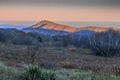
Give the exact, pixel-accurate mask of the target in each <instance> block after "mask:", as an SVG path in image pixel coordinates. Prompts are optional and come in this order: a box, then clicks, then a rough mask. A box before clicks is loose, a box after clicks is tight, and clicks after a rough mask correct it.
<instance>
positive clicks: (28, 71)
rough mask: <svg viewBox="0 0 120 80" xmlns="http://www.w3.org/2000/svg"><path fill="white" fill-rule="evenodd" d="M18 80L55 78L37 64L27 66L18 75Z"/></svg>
mask: <svg viewBox="0 0 120 80" xmlns="http://www.w3.org/2000/svg"><path fill="white" fill-rule="evenodd" d="M19 79H20V80H56V78H55V75H54V74H53V73H50V72H45V71H42V70H41V69H40V68H39V67H37V66H29V67H27V68H25V70H24V72H23V73H22V74H21V75H20V76H19Z"/></svg>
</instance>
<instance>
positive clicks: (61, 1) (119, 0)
mask: <svg viewBox="0 0 120 80" xmlns="http://www.w3.org/2000/svg"><path fill="white" fill-rule="evenodd" d="M0 3H7V4H11V3H13V4H20V3H22V4H39V5H41V4H44V5H84V6H89V5H90V6H120V0H0Z"/></svg>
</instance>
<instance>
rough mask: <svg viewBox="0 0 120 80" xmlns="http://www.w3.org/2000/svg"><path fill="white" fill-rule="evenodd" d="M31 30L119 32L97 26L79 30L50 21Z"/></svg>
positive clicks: (39, 23)
mask: <svg viewBox="0 0 120 80" xmlns="http://www.w3.org/2000/svg"><path fill="white" fill-rule="evenodd" d="M31 27H32V28H43V29H48V30H58V31H66V32H77V31H82V30H90V31H95V32H103V31H108V30H115V31H120V29H119V28H112V27H98V26H85V27H80V28H74V27H71V26H67V25H62V24H57V23H55V22H52V21H48V20H42V21H40V22H38V23H37V24H35V25H32V26H31Z"/></svg>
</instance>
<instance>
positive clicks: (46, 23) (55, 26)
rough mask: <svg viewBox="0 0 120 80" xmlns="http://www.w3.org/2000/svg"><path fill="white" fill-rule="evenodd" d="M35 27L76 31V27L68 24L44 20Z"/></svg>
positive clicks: (34, 26)
mask: <svg viewBox="0 0 120 80" xmlns="http://www.w3.org/2000/svg"><path fill="white" fill-rule="evenodd" d="M32 27H33V28H44V29H50V30H60V31H67V32H75V31H76V28H74V27H70V26H67V25H61V24H57V23H54V22H51V21H47V20H42V21H40V22H39V23H37V24H35V25H33V26H32Z"/></svg>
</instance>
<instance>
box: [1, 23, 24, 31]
mask: <svg viewBox="0 0 120 80" xmlns="http://www.w3.org/2000/svg"><path fill="white" fill-rule="evenodd" d="M0 28H2V29H18V30H21V29H23V28H25V26H13V25H7V24H1V25H0Z"/></svg>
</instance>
